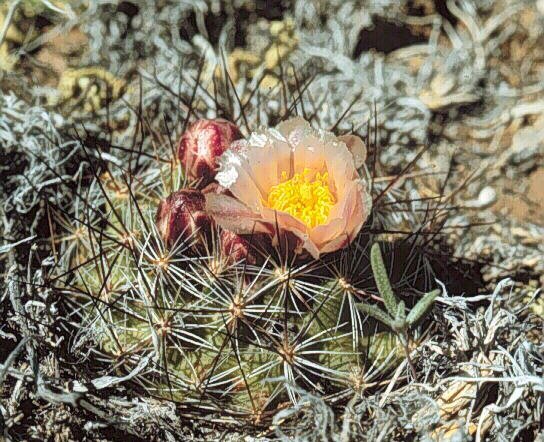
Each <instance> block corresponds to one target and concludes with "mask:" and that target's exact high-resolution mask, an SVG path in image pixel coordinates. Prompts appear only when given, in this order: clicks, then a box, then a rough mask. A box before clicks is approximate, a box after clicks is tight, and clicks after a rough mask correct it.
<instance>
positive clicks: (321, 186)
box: [267, 168, 336, 227]
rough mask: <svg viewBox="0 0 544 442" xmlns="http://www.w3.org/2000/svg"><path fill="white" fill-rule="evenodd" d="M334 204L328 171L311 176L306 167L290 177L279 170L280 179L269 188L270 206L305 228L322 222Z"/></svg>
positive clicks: (325, 219)
mask: <svg viewBox="0 0 544 442" xmlns="http://www.w3.org/2000/svg"><path fill="white" fill-rule="evenodd" d="M334 204H336V199H335V198H334V195H333V194H332V192H331V190H330V188H329V174H328V173H327V172H325V173H323V174H321V173H317V174H315V176H314V177H313V179H312V170H311V169H308V168H305V169H304V171H303V172H302V173H296V174H295V175H294V176H293V178H291V179H287V173H286V172H282V180H281V182H280V183H279V184H276V185H275V186H272V187H271V189H270V192H269V193H268V201H267V205H268V207H270V208H271V209H274V210H279V211H282V212H287V213H288V214H290V215H292V216H293V217H295V218H297V219H299V220H300V221H302V222H303V223H304V224H306V225H307V226H308V227H315V226H319V225H321V224H324V223H325V222H326V221H327V218H328V216H329V213H330V211H331V208H332V207H333V206H334Z"/></svg>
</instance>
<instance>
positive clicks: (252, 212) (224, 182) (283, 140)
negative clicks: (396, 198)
mask: <svg viewBox="0 0 544 442" xmlns="http://www.w3.org/2000/svg"><path fill="white" fill-rule="evenodd" d="M365 157H366V148H365V145H364V143H363V141H362V140H361V139H360V138H359V137H357V136H354V135H346V136H340V137H336V136H335V135H334V134H332V133H330V132H325V131H321V130H315V129H313V128H312V127H311V126H310V124H309V123H308V122H306V121H305V120H303V119H302V118H298V117H297V118H293V119H290V120H287V121H284V122H282V123H280V124H279V125H278V126H277V127H276V128H275V129H268V130H264V131H262V132H259V133H253V134H252V135H251V137H250V138H249V139H248V140H247V141H245V140H240V141H237V142H236V143H234V145H233V148H231V149H229V150H227V151H225V153H224V154H223V155H222V156H221V158H220V159H219V164H220V169H219V171H218V173H217V175H216V180H217V182H218V183H219V184H220V185H221V186H223V187H224V188H226V189H228V190H229V192H230V195H229V194H217V193H207V194H206V195H205V198H206V210H207V211H208V213H209V214H210V215H211V216H212V217H213V218H214V220H215V221H216V222H217V223H218V224H219V225H220V226H221V227H223V228H224V229H226V230H230V231H232V232H234V233H237V234H247V233H251V232H262V233H268V234H270V235H271V236H272V237H274V238H275V239H276V240H277V235H278V234H282V233H287V234H289V235H294V237H295V238H296V239H297V250H296V251H297V252H298V251H302V250H303V249H304V250H306V251H307V252H308V253H309V254H310V255H312V256H313V257H314V258H316V259H317V258H318V257H319V256H320V254H322V253H329V252H333V251H336V250H338V249H340V248H342V247H345V246H346V245H347V244H348V243H349V242H350V241H351V240H353V238H354V237H355V236H356V235H357V233H358V232H359V230H360V229H361V227H362V225H363V224H364V222H365V220H366V219H367V217H368V215H369V213H370V209H371V204H372V202H371V201H372V200H371V197H370V194H369V186H370V183H369V180H368V178H367V173H366V169H365V166H364V160H365Z"/></svg>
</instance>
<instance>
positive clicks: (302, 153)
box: [294, 133, 326, 173]
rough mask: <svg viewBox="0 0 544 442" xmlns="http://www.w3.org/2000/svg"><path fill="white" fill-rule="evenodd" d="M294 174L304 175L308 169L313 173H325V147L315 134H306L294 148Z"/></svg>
mask: <svg viewBox="0 0 544 442" xmlns="http://www.w3.org/2000/svg"><path fill="white" fill-rule="evenodd" d="M294 166H295V167H294V173H302V172H303V171H304V169H306V168H308V169H311V170H312V171H315V172H316V173H317V172H325V168H326V161H325V146H324V144H323V142H322V141H321V140H320V139H319V137H317V136H316V135H315V134H311V133H308V134H305V135H304V136H302V138H301V139H300V142H299V143H298V144H296V145H295V146H294Z"/></svg>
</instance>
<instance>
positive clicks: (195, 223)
mask: <svg viewBox="0 0 544 442" xmlns="http://www.w3.org/2000/svg"><path fill="white" fill-rule="evenodd" d="M204 209H205V199H204V195H203V194H202V192H200V191H199V190H196V189H182V190H178V191H177V192H174V193H172V194H171V195H169V196H168V197H167V198H166V199H165V200H163V201H161V203H160V204H159V207H158V210H157V215H156V219H155V221H156V224H157V229H158V230H159V233H160V235H161V236H162V238H163V240H164V242H165V243H166V244H168V246H172V245H174V244H175V243H176V242H177V241H178V240H180V238H181V239H182V240H188V239H189V238H191V236H193V235H194V234H195V233H196V232H197V231H202V232H204V233H205V232H207V231H209V230H210V227H211V223H212V220H211V219H210V217H209V216H208V214H207V213H206V212H205V210H204Z"/></svg>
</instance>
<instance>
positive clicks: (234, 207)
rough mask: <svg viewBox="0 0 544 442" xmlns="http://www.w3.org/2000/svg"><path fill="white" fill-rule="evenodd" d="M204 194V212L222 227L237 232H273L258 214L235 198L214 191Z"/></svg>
mask: <svg viewBox="0 0 544 442" xmlns="http://www.w3.org/2000/svg"><path fill="white" fill-rule="evenodd" d="M204 196H205V198H206V213H207V214H208V215H209V216H211V217H212V218H213V219H214V220H215V222H216V223H217V224H219V225H220V226H221V227H222V228H223V229H226V230H231V231H232V232H235V233H238V234H249V233H253V232H263V233H269V234H271V233H273V230H271V229H270V227H269V226H267V225H266V223H263V220H262V219H261V217H260V216H259V214H257V213H255V212H253V211H252V210H251V209H250V208H249V207H247V206H246V205H245V204H243V203H242V202H240V201H239V200H237V199H236V198H233V197H230V196H227V195H221V194H216V193H208V194H206V195H204Z"/></svg>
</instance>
